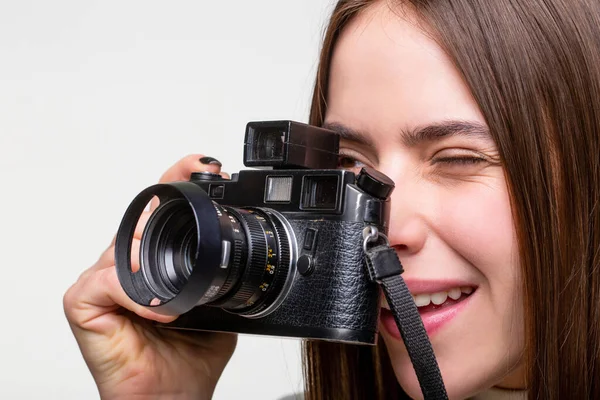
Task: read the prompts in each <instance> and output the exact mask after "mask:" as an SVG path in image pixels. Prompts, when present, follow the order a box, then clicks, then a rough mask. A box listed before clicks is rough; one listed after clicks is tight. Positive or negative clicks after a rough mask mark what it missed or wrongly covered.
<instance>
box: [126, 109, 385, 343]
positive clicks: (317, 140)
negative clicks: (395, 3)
mask: <svg viewBox="0 0 600 400" xmlns="http://www.w3.org/2000/svg"><path fill="white" fill-rule="evenodd" d="M244 146H245V147H244V164H245V165H246V166H247V167H259V168H258V169H252V170H242V171H240V172H239V173H237V174H233V176H232V178H231V179H223V178H222V177H221V176H219V175H215V174H211V173H207V172H198V173H193V174H192V176H191V179H190V181H187V182H175V183H169V184H158V185H154V186H151V187H149V188H147V189H146V190H144V191H142V192H141V193H140V194H139V195H138V196H137V197H136V198H135V199H134V200H133V202H132V203H131V205H130V206H129V208H128V210H127V211H126V213H125V215H124V217H123V220H122V222H121V225H120V227H119V232H118V234H117V239H116V265H117V273H118V276H119V280H120V282H121V285H122V287H123V289H124V290H125V292H126V293H127V294H128V295H129V297H131V298H132V299H133V300H134V301H136V302H137V303H139V304H142V305H145V306H148V307H153V309H154V310H155V311H157V312H159V313H163V314H171V315H178V314H183V315H181V316H180V317H179V318H178V319H177V320H176V321H175V322H174V323H172V324H168V325H165V327H169V328H180V329H193V330H205V331H224V332H238V333H250V334H263V335H275V336H290V337H301V338H316V339H324V340H333V341H343V342H353V343H365V344H373V343H375V341H376V338H377V321H378V317H379V303H378V297H379V292H378V286H377V284H376V283H373V282H371V281H370V280H369V275H368V272H367V269H366V267H365V264H364V262H365V261H364V252H363V230H364V229H365V227H368V226H374V227H377V228H378V229H379V231H381V232H386V231H387V221H388V212H389V201H388V198H389V195H390V194H391V192H392V190H393V187H394V184H393V182H392V181H391V180H390V179H389V178H387V177H386V176H385V175H383V174H381V173H379V172H378V171H375V170H373V169H368V168H363V169H362V171H361V172H360V173H359V174H358V175H356V174H354V173H353V172H350V171H347V170H340V169H336V168H337V161H338V149H339V135H338V134H336V133H334V132H332V131H329V130H326V129H322V128H317V127H313V126H309V125H305V124H301V123H297V122H292V121H267V122H250V123H248V125H247V127H246V135H245V142H244ZM155 196H156V197H158V198H159V199H160V205H159V206H158V208H157V209H156V210H155V211H154V212H153V213H152V215H151V216H150V219H149V220H148V222H147V224H146V226H145V227H144V230H143V236H142V240H141V246H140V249H139V254H138V253H137V252H132V238H133V234H134V230H135V227H136V225H137V223H138V219H139V217H140V215H141V214H142V212H143V211H144V209H145V207H146V205H147V204H148V202H149V201H150V200H151V199H152V198H153V197H155ZM132 264H134V265H136V264H139V269H138V270H137V271H135V272H133V271H132Z"/></svg>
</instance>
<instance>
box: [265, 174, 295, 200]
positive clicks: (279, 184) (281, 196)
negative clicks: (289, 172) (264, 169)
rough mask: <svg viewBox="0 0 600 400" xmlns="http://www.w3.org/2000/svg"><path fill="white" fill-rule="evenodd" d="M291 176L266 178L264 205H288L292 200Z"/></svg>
mask: <svg viewBox="0 0 600 400" xmlns="http://www.w3.org/2000/svg"><path fill="white" fill-rule="evenodd" d="M292 180H293V178H292V177H291V176H268V177H267V184H266V185H265V203H289V202H290V200H291V199H292Z"/></svg>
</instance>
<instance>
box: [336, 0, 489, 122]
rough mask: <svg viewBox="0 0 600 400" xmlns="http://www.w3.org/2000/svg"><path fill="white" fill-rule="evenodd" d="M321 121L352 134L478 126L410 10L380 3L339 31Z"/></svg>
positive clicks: (468, 99)
mask: <svg viewBox="0 0 600 400" xmlns="http://www.w3.org/2000/svg"><path fill="white" fill-rule="evenodd" d="M327 102H328V111H327V116H326V117H327V120H328V121H332V120H333V121H335V122H343V123H344V124H346V125H351V126H352V127H354V128H357V129H364V130H369V131H373V130H377V131H378V132H385V131H389V130H394V131H397V130H398V129H410V128H412V127H414V126H417V125H422V124H427V123H431V122H439V121H442V120H451V119H467V120H474V121H481V122H483V117H482V115H481V113H480V111H479V109H478V107H477V104H476V103H475V101H474V99H473V98H472V96H471V94H470V91H469V90H468V87H467V86H466V85H465V83H464V82H463V80H462V78H461V76H460V74H459V72H458V71H457V70H456V68H455V67H454V65H453V64H452V63H451V61H450V59H449V57H448V56H447V55H446V54H445V52H444V51H443V50H442V48H441V47H440V46H439V45H438V44H437V43H436V42H435V41H434V40H433V39H432V38H431V37H429V36H428V35H427V34H426V33H424V31H423V30H422V28H420V27H419V21H418V20H417V19H416V17H415V16H414V14H412V13H411V11H410V10H407V9H403V10H399V11H398V10H396V12H393V11H391V10H390V9H389V7H388V6H387V5H386V4H385V2H382V3H379V4H377V5H375V6H372V7H370V8H368V9H367V10H365V11H364V12H362V13H361V14H359V15H358V16H357V17H356V18H355V19H354V20H353V21H351V22H350V24H349V25H348V26H346V27H345V28H344V30H343V31H342V34H341V35H340V38H339V39H338V42H337V43H336V46H335V48H334V52H333V58H332V64H331V67H330V77H329V88H328V99H327Z"/></svg>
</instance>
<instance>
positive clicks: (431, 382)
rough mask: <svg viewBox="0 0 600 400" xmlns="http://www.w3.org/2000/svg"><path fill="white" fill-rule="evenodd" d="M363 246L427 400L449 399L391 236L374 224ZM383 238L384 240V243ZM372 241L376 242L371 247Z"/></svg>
mask: <svg viewBox="0 0 600 400" xmlns="http://www.w3.org/2000/svg"><path fill="white" fill-rule="evenodd" d="M363 237H364V245H363V249H364V252H365V255H366V261H367V267H368V271H369V277H370V279H371V281H373V282H377V283H379V284H380V285H381V287H382V288H383V293H384V294H385V297H386V299H387V301H388V304H389V305H390V309H391V311H392V313H393V314H394V320H395V321H396V325H397V326H398V330H399V331H400V335H401V336H402V340H403V341H404V345H405V346H406V350H407V351H408V355H409V357H410V360H411V362H412V364H413V368H414V369H415V372H416V374H417V378H418V380H419V385H420V386H421V391H422V392H423V397H424V398H425V400H430V399H434V400H442V399H448V394H447V393H446V388H445V386H444V381H443V380H442V375H441V373H440V369H439V367H438V364H437V360H436V358H435V355H434V353H433V348H432V346H431V342H430V341H429V337H428V336H427V332H426V331H425V327H424V326H423V321H422V320H421V317H420V315H419V311H418V310H417V305H416V304H415V302H414V300H413V298H412V296H411V294H410V292H409V290H408V288H407V287H406V283H405V282H404V279H403V278H402V273H403V272H404V269H403V268H402V264H401V263H400V260H399V259H398V255H397V254H396V251H395V250H394V249H393V248H391V247H390V245H389V242H388V240H387V237H386V236H385V235H383V234H381V233H379V231H378V230H377V228H375V227H373V226H368V227H367V228H365V230H364V232H363ZM380 238H382V239H384V242H385V243H383V244H377V242H380V240H379V239H380ZM369 244H374V245H373V246H372V247H369Z"/></svg>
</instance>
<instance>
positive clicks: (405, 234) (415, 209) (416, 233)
mask: <svg viewBox="0 0 600 400" xmlns="http://www.w3.org/2000/svg"><path fill="white" fill-rule="evenodd" d="M396 167H397V164H396ZM381 171H382V172H383V173H385V174H386V175H388V176H389V177H390V178H391V179H392V180H394V182H395V184H396V189H395V190H394V192H393V193H392V196H391V199H390V201H391V206H390V219H389V229H388V239H389V241H390V245H391V246H392V247H394V248H396V250H397V251H398V252H399V255H400V256H402V255H411V254H415V253H418V252H419V251H420V250H421V249H422V248H423V247H424V246H425V243H426V242H427V236H428V231H429V228H428V225H427V223H426V213H427V211H426V210H427V206H426V204H427V202H426V201H424V199H425V198H424V197H423V196H424V195H425V193H419V192H420V185H419V183H418V182H419V179H414V177H411V176H412V175H411V174H407V173H406V171H401V170H400V169H398V168H389V169H388V170H387V172H386V170H385V169H381Z"/></svg>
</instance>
